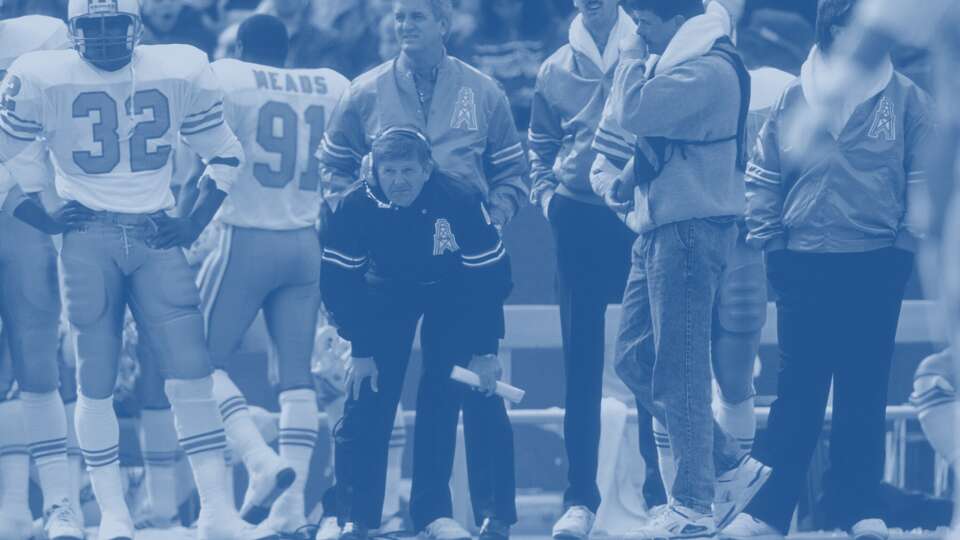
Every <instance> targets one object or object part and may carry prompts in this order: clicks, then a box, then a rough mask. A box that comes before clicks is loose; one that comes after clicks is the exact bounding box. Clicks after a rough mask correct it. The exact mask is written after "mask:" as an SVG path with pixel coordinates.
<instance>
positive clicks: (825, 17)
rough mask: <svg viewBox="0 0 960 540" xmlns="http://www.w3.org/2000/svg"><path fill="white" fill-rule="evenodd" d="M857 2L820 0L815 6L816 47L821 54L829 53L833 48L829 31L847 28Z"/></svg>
mask: <svg viewBox="0 0 960 540" xmlns="http://www.w3.org/2000/svg"><path fill="white" fill-rule="evenodd" d="M856 5H857V0H820V5H818V6H817V28H816V40H817V41H816V42H817V47H819V48H820V50H822V51H823V52H830V49H831V48H833V34H832V33H831V32H830V29H831V28H833V27H834V26H847V25H849V24H850V21H851V19H852V18H853V13H854V8H855V7H856Z"/></svg>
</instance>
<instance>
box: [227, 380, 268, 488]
mask: <svg viewBox="0 0 960 540" xmlns="http://www.w3.org/2000/svg"><path fill="white" fill-rule="evenodd" d="M213 396H214V398H216V400H217V406H218V407H219V409H220V417H221V418H222V419H223V429H224V431H226V433H227V442H229V443H230V448H231V449H232V450H233V451H234V453H235V454H236V456H237V457H239V458H240V459H241V460H243V462H244V464H246V466H247V469H251V468H255V465H256V464H257V463H259V462H260V460H261V458H263V456H266V455H269V454H272V453H273V450H272V449H271V448H270V447H269V446H267V443H265V442H263V437H262V436H261V435H260V430H258V429H257V425H256V424H255V423H254V422H253V418H252V417H251V416H250V410H249V409H247V400H246V399H244V397H243V394H242V393H241V392H240V389H239V388H237V385H235V384H233V381H232V380H230V376H229V375H227V373H226V372H225V371H223V370H222V369H218V370H216V371H214V372H213Z"/></svg>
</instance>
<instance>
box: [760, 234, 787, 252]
mask: <svg viewBox="0 0 960 540" xmlns="http://www.w3.org/2000/svg"><path fill="white" fill-rule="evenodd" d="M782 249H787V239H786V238H784V237H783V236H775V237H773V238H771V239H770V240H767V241H766V242H765V243H764V244H763V251H766V252H767V253H771V252H774V251H780V250H782Z"/></svg>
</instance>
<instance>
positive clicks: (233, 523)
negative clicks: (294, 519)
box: [197, 509, 279, 540]
mask: <svg viewBox="0 0 960 540" xmlns="http://www.w3.org/2000/svg"><path fill="white" fill-rule="evenodd" d="M277 538H279V536H277V533H276V532H275V531H272V530H270V529H269V528H267V527H265V526H263V525H259V526H258V525H251V524H250V523H246V522H244V521H243V520H242V519H240V517H239V516H237V515H236V514H233V515H232V516H230V517H226V516H213V515H210V514H205V513H204V512H203V510H202V509H201V510H200V517H199V518H197V540H277Z"/></svg>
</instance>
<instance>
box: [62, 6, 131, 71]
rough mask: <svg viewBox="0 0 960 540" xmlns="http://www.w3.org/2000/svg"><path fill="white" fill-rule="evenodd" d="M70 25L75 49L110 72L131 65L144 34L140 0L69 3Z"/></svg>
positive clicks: (90, 61)
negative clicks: (134, 52)
mask: <svg viewBox="0 0 960 540" xmlns="http://www.w3.org/2000/svg"><path fill="white" fill-rule="evenodd" d="M67 22H68V25H69V28H70V39H71V40H72V41H73V48H74V49H76V50H77V52H78V53H80V56H82V57H83V58H84V59H85V60H86V61H87V62H89V63H91V64H93V65H94V66H96V67H98V68H100V69H104V70H107V71H116V70H118V69H120V68H122V67H124V66H126V65H128V64H129V63H130V61H131V60H132V59H133V50H134V48H135V47H136V46H137V44H138V43H140V38H141V37H142V35H143V22H142V21H141V19H140V5H139V3H138V2H137V0H69V2H68V4H67Z"/></svg>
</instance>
